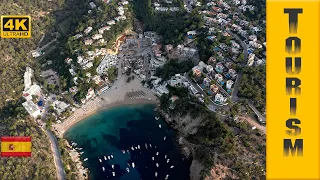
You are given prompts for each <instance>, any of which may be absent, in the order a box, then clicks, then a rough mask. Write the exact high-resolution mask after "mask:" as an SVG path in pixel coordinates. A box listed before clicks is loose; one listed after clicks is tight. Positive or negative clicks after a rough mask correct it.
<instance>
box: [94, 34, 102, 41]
mask: <svg viewBox="0 0 320 180" xmlns="http://www.w3.org/2000/svg"><path fill="white" fill-rule="evenodd" d="M101 38H102V35H101V34H95V35H93V36H92V39H93V40H97V39H101Z"/></svg>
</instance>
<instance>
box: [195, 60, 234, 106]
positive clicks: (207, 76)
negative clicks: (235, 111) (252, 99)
mask: <svg viewBox="0 0 320 180" xmlns="http://www.w3.org/2000/svg"><path fill="white" fill-rule="evenodd" d="M192 75H193V76H192V77H193V79H194V80H195V81H196V82H197V84H198V86H199V87H200V88H201V89H202V90H203V91H204V92H205V93H206V94H207V95H208V96H209V97H210V98H211V99H212V100H213V101H214V102H215V103H216V104H219V105H224V104H225V103H226V101H227V99H228V98H229V97H230V96H231V93H232V90H233V84H234V82H235V80H236V77H237V72H236V71H235V70H234V69H232V62H216V59H215V58H214V57H210V59H209V60H208V65H207V64H205V63H204V62H202V61H200V62H199V64H198V65H197V66H195V67H193V68H192Z"/></svg>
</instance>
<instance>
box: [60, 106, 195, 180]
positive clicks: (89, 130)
mask: <svg viewBox="0 0 320 180" xmlns="http://www.w3.org/2000/svg"><path fill="white" fill-rule="evenodd" d="M154 108H155V105H149V104H147V105H124V106H119V107H114V108H111V109H107V110H104V111H100V112H98V113H96V114H94V115H92V116H90V117H88V118H86V119H85V120H83V121H80V122H79V123H77V124H76V125H74V126H73V127H71V128H70V129H69V130H68V131H67V132H66V133H65V138H66V139H67V140H68V141H69V142H71V141H73V142H76V143H77V147H82V148H83V149H82V150H81V151H83V152H84V153H83V154H82V155H81V159H82V160H83V159H84V158H88V160H87V161H85V162H83V165H84V167H85V168H88V169H89V171H90V173H89V177H90V179H120V180H136V179H137V180H140V179H151V180H156V179H165V177H166V175H169V178H168V179H173V180H187V179H189V167H190V164H191V162H190V161H189V160H187V159H186V158H185V157H184V156H183V155H181V152H180V149H179V145H178V144H177V142H176V139H177V137H176V133H175V132H174V130H172V129H171V128H170V127H169V126H168V125H167V124H166V123H165V122H164V121H163V120H162V119H160V120H158V121H157V120H155V118H154V117H155V116H159V115H158V114H157V113H156V112H154V110H153V109H154ZM159 124H161V128H159ZM164 136H166V140H164ZM145 143H146V144H147V148H146V147H145ZM150 144H151V146H152V148H151V147H150ZM138 145H139V146H140V149H136V148H135V147H137V148H138ZM132 146H133V148H134V150H131V147H132ZM122 150H125V151H126V152H125V154H123V152H122ZM127 150H128V151H129V153H128V152H127ZM157 152H158V153H159V154H158V155H156V154H157ZM111 154H112V155H113V157H114V158H113V159H110V160H108V159H107V160H104V156H106V157H107V156H110V155H111ZM165 155H167V159H168V158H169V159H170V160H169V163H167V159H165ZM152 157H154V160H152ZM99 158H100V159H101V160H102V163H101V162H99ZM132 162H134V164H135V168H132ZM128 163H129V164H130V166H128ZM156 163H158V164H159V167H157V166H156ZM111 165H114V169H113V168H112V167H111ZM171 166H174V167H173V168H170V167H171ZM102 167H105V172H103V170H102ZM127 167H128V168H129V170H130V173H128V172H127V171H126V168H127ZM112 172H115V177H113V176H112ZM155 172H157V177H155Z"/></svg>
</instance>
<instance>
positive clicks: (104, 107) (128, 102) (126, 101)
mask: <svg viewBox="0 0 320 180" xmlns="http://www.w3.org/2000/svg"><path fill="white" fill-rule="evenodd" d="M98 99H101V97H98ZM139 104H141V105H143V104H153V105H159V102H158V101H155V100H148V99H145V98H141V99H129V98H126V99H124V100H120V101H115V102H112V103H109V104H106V103H103V104H102V105H100V107H96V108H92V109H90V110H89V111H86V112H85V113H84V114H83V115H81V116H77V117H76V118H75V119H74V120H72V121H70V123H68V124H67V125H65V126H63V125H62V126H61V124H63V123H61V124H56V125H55V126H56V127H55V129H54V130H55V131H54V132H55V133H57V134H58V136H59V137H61V138H63V135H64V133H65V132H66V131H67V130H68V129H70V128H71V127H72V126H74V125H75V124H77V123H78V122H80V121H82V120H85V119H86V118H88V117H90V116H91V115H93V114H96V113H98V112H100V111H105V110H108V109H111V108H114V107H119V106H124V105H139ZM80 109H81V108H80ZM59 126H60V127H59ZM56 128H58V129H59V130H60V131H57V130H56Z"/></svg>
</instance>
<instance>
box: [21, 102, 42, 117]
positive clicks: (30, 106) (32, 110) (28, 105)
mask: <svg viewBox="0 0 320 180" xmlns="http://www.w3.org/2000/svg"><path fill="white" fill-rule="evenodd" d="M22 106H23V107H24V108H25V109H26V110H27V111H28V113H29V114H30V115H31V116H32V117H34V118H37V117H38V116H41V112H40V108H39V107H38V106H37V105H36V104H34V103H33V102H32V101H30V100H28V101H26V102H24V103H22Z"/></svg>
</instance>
